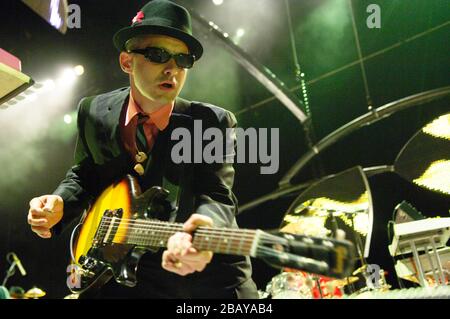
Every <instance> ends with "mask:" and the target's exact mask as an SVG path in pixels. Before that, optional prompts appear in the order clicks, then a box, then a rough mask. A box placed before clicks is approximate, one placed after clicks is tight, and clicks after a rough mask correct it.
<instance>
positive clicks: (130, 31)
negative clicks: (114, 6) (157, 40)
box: [113, 25, 203, 60]
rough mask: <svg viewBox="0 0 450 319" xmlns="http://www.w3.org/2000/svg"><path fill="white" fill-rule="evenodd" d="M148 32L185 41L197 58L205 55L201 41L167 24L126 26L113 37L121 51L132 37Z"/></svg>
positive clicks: (115, 44)
mask: <svg viewBox="0 0 450 319" xmlns="http://www.w3.org/2000/svg"><path fill="white" fill-rule="evenodd" d="M146 34H149V35H150V34H160V35H166V36H170V37H173V38H176V39H178V40H181V41H183V42H184V43H185V44H186V45H187V47H188V48H189V52H190V53H192V54H194V56H195V60H198V59H200V58H201V56H202V55H203V46H202V45H201V43H200V42H199V41H198V40H197V39H196V38H194V37H193V36H191V35H190V34H188V33H185V32H183V31H180V30H178V29H175V28H171V27H167V26H156V25H141V26H138V27H126V28H123V29H120V30H119V31H117V33H116V34H115V35H114V37H113V42H114V46H115V47H116V48H117V50H119V51H124V50H125V43H126V42H127V41H128V40H130V39H131V38H133V37H135V36H139V35H146Z"/></svg>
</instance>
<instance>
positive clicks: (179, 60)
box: [128, 47, 195, 69]
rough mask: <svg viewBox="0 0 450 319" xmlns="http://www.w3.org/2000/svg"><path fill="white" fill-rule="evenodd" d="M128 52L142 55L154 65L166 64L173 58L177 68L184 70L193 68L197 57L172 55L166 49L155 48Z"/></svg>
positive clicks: (181, 54)
mask: <svg viewBox="0 0 450 319" xmlns="http://www.w3.org/2000/svg"><path fill="white" fill-rule="evenodd" d="M128 52H129V53H138V54H142V55H144V56H145V58H146V59H148V60H149V61H150V62H154V63H166V62H168V61H169V60H170V59H171V58H173V59H174V60H175V63H176V64H177V66H178V67H180V68H183V69H190V68H192V66H193V65H194V62H195V55H193V54H185V53H177V54H171V53H169V52H167V51H166V50H164V49H161V48H155V47H150V48H145V49H135V50H129V51H128Z"/></svg>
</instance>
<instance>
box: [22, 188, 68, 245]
mask: <svg viewBox="0 0 450 319" xmlns="http://www.w3.org/2000/svg"><path fill="white" fill-rule="evenodd" d="M63 209H64V201H63V199H62V198H61V196H57V195H44V196H40V197H35V198H33V199H32V200H31V201H30V210H29V211H28V224H30V225H31V230H32V231H34V232H35V233H36V234H37V235H38V236H39V237H42V238H50V237H52V233H51V231H50V230H51V229H52V227H53V226H55V225H56V224H57V223H59V221H60V220H61V219H62V217H63Z"/></svg>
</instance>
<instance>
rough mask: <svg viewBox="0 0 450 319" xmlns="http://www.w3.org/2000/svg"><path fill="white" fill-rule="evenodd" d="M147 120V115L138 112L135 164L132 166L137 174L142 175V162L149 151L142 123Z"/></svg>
mask: <svg viewBox="0 0 450 319" xmlns="http://www.w3.org/2000/svg"><path fill="white" fill-rule="evenodd" d="M147 120H148V116H146V115H142V114H139V115H138V122H137V126H136V147H137V152H136V157H135V160H136V165H135V166H134V170H135V171H136V172H137V173H138V174H139V175H141V176H142V175H144V173H145V170H144V166H143V165H142V163H144V162H145V161H146V160H147V158H148V156H147V153H148V151H149V145H148V143H147V138H146V137H145V131H144V123H145V122H146V121H147Z"/></svg>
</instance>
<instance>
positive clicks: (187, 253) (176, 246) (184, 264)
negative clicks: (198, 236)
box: [162, 214, 213, 276]
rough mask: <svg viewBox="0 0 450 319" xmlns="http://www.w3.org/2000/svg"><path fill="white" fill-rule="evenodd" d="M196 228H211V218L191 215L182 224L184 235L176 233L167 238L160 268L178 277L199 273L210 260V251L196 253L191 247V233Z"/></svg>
mask: <svg viewBox="0 0 450 319" xmlns="http://www.w3.org/2000/svg"><path fill="white" fill-rule="evenodd" d="M198 226H209V227H212V226H213V221H212V219H211V218H209V217H207V216H203V215H199V214H193V215H192V216H191V217H190V218H189V219H188V220H187V221H186V222H185V223H184V224H183V230H184V231H185V232H184V233H176V234H175V235H173V236H172V237H170V238H169V241H168V243H167V250H166V251H164V253H163V257H162V267H163V268H164V269H165V270H167V271H170V272H173V273H176V274H178V275H180V276H186V275H189V274H192V273H194V272H195V271H198V272H201V271H203V269H205V267H206V265H207V264H209V262H210V261H211V259H212V256H213V253H212V252H210V251H200V252H199V251H197V250H196V249H195V248H194V247H193V246H192V236H191V235H190V234H189V233H192V232H193V231H194V230H195V229H196V228H197V227H198Z"/></svg>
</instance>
